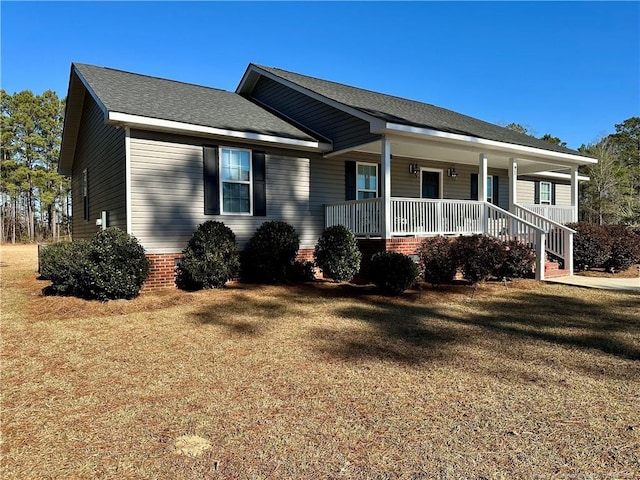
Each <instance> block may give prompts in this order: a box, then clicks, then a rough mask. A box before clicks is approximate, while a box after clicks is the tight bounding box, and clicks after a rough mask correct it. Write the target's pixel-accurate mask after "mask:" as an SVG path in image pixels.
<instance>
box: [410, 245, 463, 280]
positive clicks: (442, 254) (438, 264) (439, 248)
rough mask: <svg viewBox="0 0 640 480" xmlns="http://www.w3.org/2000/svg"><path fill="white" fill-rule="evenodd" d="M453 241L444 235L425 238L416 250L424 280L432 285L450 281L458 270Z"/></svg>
mask: <svg viewBox="0 0 640 480" xmlns="http://www.w3.org/2000/svg"><path fill="white" fill-rule="evenodd" d="M454 242H455V240H450V239H448V238H445V237H431V238H425V239H424V241H423V242H422V244H421V245H420V248H419V250H418V256H419V257H420V266H421V267H422V272H423V277H424V280H425V281H426V282H429V283H431V285H433V286H434V287H435V286H437V285H441V284H443V283H451V282H452V281H453V279H454V278H455V276H456V272H457V270H458V262H457V258H456V257H455V255H454Z"/></svg>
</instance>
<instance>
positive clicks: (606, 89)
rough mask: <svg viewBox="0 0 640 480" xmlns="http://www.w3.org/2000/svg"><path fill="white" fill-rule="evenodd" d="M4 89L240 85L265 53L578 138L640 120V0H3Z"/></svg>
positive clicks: (266, 61)
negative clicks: (81, 69)
mask: <svg viewBox="0 0 640 480" xmlns="http://www.w3.org/2000/svg"><path fill="white" fill-rule="evenodd" d="M0 14H1V22H2V25H1V26H2V34H1V40H2V52H1V53H2V60H1V67H2V71H1V75H2V76H1V85H2V88H4V89H5V90H7V91H8V92H9V93H14V92H16V91H20V90H25V89H29V90H32V91H34V92H36V93H42V92H43V91H44V90H47V89H52V90H55V91H56V92H58V94H59V95H61V96H64V95H66V89H67V82H68V75H69V68H70V64H71V62H73V61H75V62H82V63H90V64H93V65H101V66H107V67H112V68H117V69H122V70H127V71H132V72H137V73H143V74H147V75H153V76H159V77H166V78H171V79H175V80H181V81H185V82H190V83H196V84H202V85H207V86H211V87H216V88H222V89H225V90H235V88H236V86H237V84H238V82H239V81H240V78H241V77H242V74H243V73H244V71H245V69H246V67H247V64H248V63H249V62H254V63H258V64H263V65H268V66H274V67H279V68H283V69H285V70H291V71H294V72H298V73H302V74H305V75H311V76H315V77H319V78H323V79H327V80H333V81H337V82H341V83H346V84H350V85H353V86H357V87H362V88H367V89H371V90H375V91H379V92H384V93H388V94H392V95H398V96H402V97H406V98H411V99H413V100H419V101H423V102H426V103H431V104H434V105H438V106H441V107H445V108H449V109H451V110H455V111H457V112H460V113H464V114H467V115H471V116H473V117H477V118H480V119H483V120H486V121H489V122H493V123H498V124H502V125H506V124H508V123H510V122H517V123H520V124H523V125H525V126H527V127H528V128H530V129H531V130H532V131H533V133H534V134H535V135H537V136H541V135H543V134H545V133H551V134H552V135H554V136H558V137H560V138H561V139H562V140H564V141H566V142H567V143H568V146H569V147H572V148H577V147H579V146H580V145H581V144H582V143H589V142H592V141H594V140H596V139H597V138H599V137H601V136H603V135H606V134H608V133H611V132H613V131H614V125H615V124H616V123H620V122H622V121H623V120H625V119H627V118H629V117H632V116H640V3H639V2H602V3H600V2H565V3H558V2H495V3H488V2H468V3H458V2H442V3H437V2H413V3H400V2H354V3H341V2H328V3H299V2H283V3H271V2H257V3H241V2H225V3H217V2H192V3H187V2H133V3H128V2H91V3H90V2H86V3H85V2H44V3H39V2H6V1H2V3H1V5H0Z"/></svg>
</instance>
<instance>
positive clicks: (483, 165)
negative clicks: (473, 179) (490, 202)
mask: <svg viewBox="0 0 640 480" xmlns="http://www.w3.org/2000/svg"><path fill="white" fill-rule="evenodd" d="M478 201H479V202H482V212H483V215H482V233H484V234H487V232H488V231H489V207H488V206H487V156H486V155H485V154H484V153H481V154H480V159H479V162H478Z"/></svg>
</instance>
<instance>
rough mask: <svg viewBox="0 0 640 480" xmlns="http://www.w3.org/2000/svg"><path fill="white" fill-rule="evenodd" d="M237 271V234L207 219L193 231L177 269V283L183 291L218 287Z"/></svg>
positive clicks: (219, 223) (238, 260) (238, 263)
mask: <svg viewBox="0 0 640 480" xmlns="http://www.w3.org/2000/svg"><path fill="white" fill-rule="evenodd" d="M239 270H240V258H239V254H238V246H237V244H236V236H235V234H234V233H233V231H232V230H231V229H230V228H229V227H227V226H226V225H225V224H224V223H222V222H216V221H213V220H210V221H208V222H205V223H203V224H202V225H199V226H198V229H197V230H196V231H195V232H193V235H192V236H191V239H190V240H189V243H188V244H187V248H185V249H184V250H183V251H182V258H181V259H180V260H179V262H178V266H177V268H176V273H177V276H176V284H177V285H178V287H179V288H182V289H185V290H200V289H203V288H221V287H224V285H225V284H226V283H227V281H229V280H231V279H232V278H233V277H234V276H235V275H237V274H238V271H239Z"/></svg>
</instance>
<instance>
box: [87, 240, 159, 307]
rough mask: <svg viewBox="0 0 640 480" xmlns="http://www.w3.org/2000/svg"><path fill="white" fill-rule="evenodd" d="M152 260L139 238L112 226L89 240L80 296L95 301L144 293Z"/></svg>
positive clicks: (130, 296)
mask: <svg viewBox="0 0 640 480" xmlns="http://www.w3.org/2000/svg"><path fill="white" fill-rule="evenodd" d="M149 270H150V263H149V259H148V258H147V257H146V256H145V253H144V248H143V247H142V245H140V244H139V243H138V240H137V239H136V238H135V237H133V236H131V235H129V234H127V233H126V232H124V231H122V230H120V229H119V228H117V227H110V228H107V229H106V230H102V231H100V232H98V233H97V234H96V235H94V237H93V238H92V239H91V240H90V241H89V242H88V243H87V245H86V250H85V262H84V265H83V268H82V272H81V276H82V278H81V281H80V283H79V292H78V296H80V297H82V298H86V299H95V300H102V301H105V300H115V299H122V298H124V299H130V298H133V297H135V296H137V295H138V294H139V293H140V289H141V288H142V285H143V284H144V281H145V280H146V279H147V277H148V276H149Z"/></svg>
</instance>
